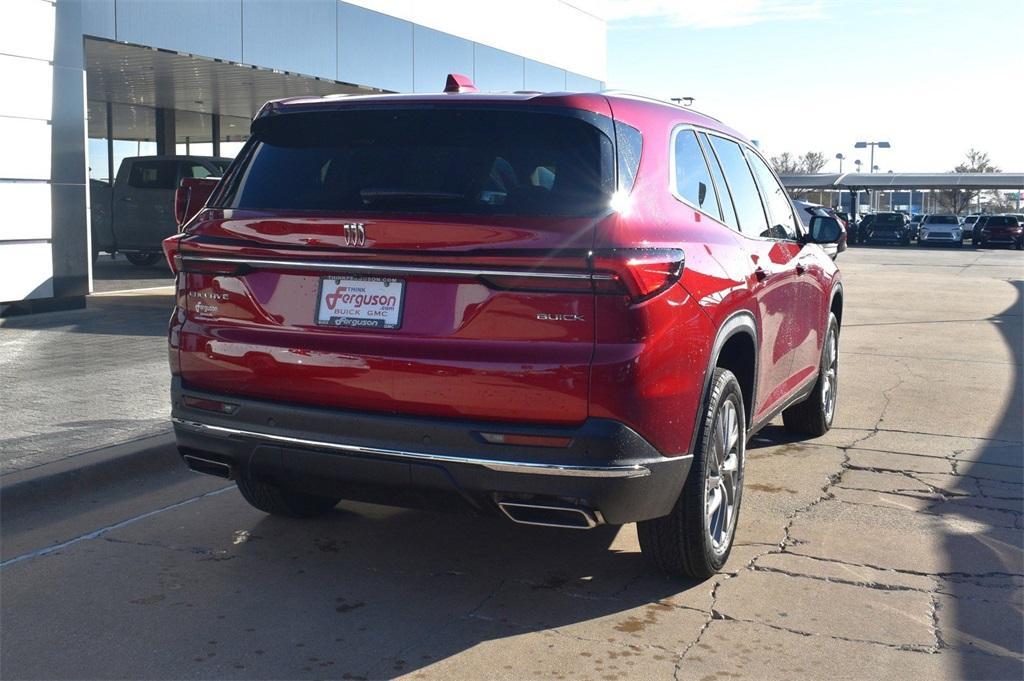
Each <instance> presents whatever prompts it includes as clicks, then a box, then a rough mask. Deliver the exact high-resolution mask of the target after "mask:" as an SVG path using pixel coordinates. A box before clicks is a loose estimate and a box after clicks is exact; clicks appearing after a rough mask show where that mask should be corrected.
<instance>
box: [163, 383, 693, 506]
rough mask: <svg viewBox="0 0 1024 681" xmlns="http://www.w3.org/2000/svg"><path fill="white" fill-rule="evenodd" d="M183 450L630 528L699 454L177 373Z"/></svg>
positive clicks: (310, 483)
mask: <svg viewBox="0 0 1024 681" xmlns="http://www.w3.org/2000/svg"><path fill="white" fill-rule="evenodd" d="M185 395H189V396H193V397H197V398H201V399H207V400H215V401H222V402H226V403H230V404H232V405H237V409H235V411H234V412H233V413H232V414H223V413H219V412H215V411H210V410H206V409H198V408H194V407H189V406H186V405H185V404H184V402H183V397H184V396H185ZM171 397H172V404H173V406H172V418H173V420H174V430H175V436H176V438H177V443H178V448H179V452H180V453H181V454H182V455H183V456H191V457H199V458H201V459H205V460H208V461H212V462H217V463H220V464H224V465H226V466H228V467H229V469H230V471H231V476H232V477H246V478H254V479H259V480H262V481H265V482H270V483H273V484H279V485H282V486H285V487H289V488H293V489H297V490H301V491H305V492H309V493H313V494H322V495H328V496H334V495H336V496H340V497H343V498H347V499H357V500H364V501H371V502H375V503H382V504H388V505H394V506H412V507H452V506H456V507H458V506H462V507H467V506H468V507H469V508H471V509H474V510H476V511H478V512H483V513H496V512H497V511H498V503H499V502H501V501H508V502H523V501H526V502H533V503H536V504H548V505H557V506H567V507H572V508H582V509H586V510H588V511H592V512H594V515H595V516H596V517H597V518H599V519H600V520H602V521H604V522H607V523H611V524H621V523H627V522H633V521H636V520H644V519H648V518H655V517H659V516H662V515H665V514H667V513H668V512H669V511H670V510H671V509H672V506H673V504H674V503H675V501H676V498H677V497H678V494H679V491H680V490H681V489H682V485H683V482H684V481H685V479H686V476H687V474H688V473H689V469H690V463H691V457H690V456H680V457H672V458H668V457H664V456H662V455H661V454H660V453H659V452H658V451H657V450H655V449H654V447H653V446H652V445H651V444H650V443H648V442H647V441H646V440H644V438H642V437H641V436H640V435H638V434H637V433H636V432H635V431H633V430H631V429H630V428H629V427H627V426H625V425H623V424H621V423H618V422H616V421H612V420H608V419H588V420H587V421H585V422H584V423H583V424H582V425H581V426H579V427H576V428H553V427H550V426H540V427H530V426H524V425H519V424H516V425H511V424H497V423H487V422H471V421H455V420H447V419H425V418H418V417H405V416H396V415H382V414H366V413H361V412H345V411H338V410H334V409H320V408H316V407H308V406H299V405H294V404H284V403H277V402H269V401H263V400H253V399H248V398H245V399H238V398H236V397H233V396H227V395H220V394H215V393H209V392H205V391H199V390H193V389H189V388H185V387H183V386H182V383H181V381H180V379H178V378H175V379H174V380H173V382H172V386H171ZM495 432H497V433H504V434H528V435H543V436H548V437H555V438H568V439H569V441H570V442H569V444H568V446H566V447H548V446H543V447H536V446H510V445H504V444H500V445H498V444H490V443H488V442H487V441H485V440H484V439H483V437H482V436H481V435H480V434H481V433H495Z"/></svg>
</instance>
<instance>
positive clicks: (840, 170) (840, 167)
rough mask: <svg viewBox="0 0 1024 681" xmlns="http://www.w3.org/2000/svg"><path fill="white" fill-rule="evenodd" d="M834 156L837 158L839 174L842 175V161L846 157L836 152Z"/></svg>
mask: <svg viewBox="0 0 1024 681" xmlns="http://www.w3.org/2000/svg"><path fill="white" fill-rule="evenodd" d="M836 158H837V159H839V174H840V175H842V174H843V161H845V160H846V157H845V156H843V154H842V153H839V154H836Z"/></svg>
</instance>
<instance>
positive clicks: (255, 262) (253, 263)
mask: <svg viewBox="0 0 1024 681" xmlns="http://www.w3.org/2000/svg"><path fill="white" fill-rule="evenodd" d="M180 257H181V260H182V262H183V263H187V262H216V263H223V264H228V265H248V266H249V267H255V268H266V267H274V268H277V269H283V270H320V271H327V272H351V273H354V274H366V273H376V274H379V273H386V274H425V275H434V276H449V277H523V278H531V279H556V280H557V279H561V280H587V281H611V280H613V279H615V275H613V274H605V273H600V272H538V271H534V270H484V269H469V268H459V267H429V266H426V267H423V266H416V265H383V264H381V265H371V264H363V263H342V262H324V261H322V260H309V261H297V260H269V259H264V258H219V257H216V256H195V255H182V256H180Z"/></svg>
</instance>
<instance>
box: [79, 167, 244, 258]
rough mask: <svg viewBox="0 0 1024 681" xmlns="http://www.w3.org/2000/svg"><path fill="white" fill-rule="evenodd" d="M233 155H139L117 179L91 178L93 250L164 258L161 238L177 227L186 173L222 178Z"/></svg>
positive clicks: (124, 168) (131, 256) (121, 171)
mask: <svg viewBox="0 0 1024 681" xmlns="http://www.w3.org/2000/svg"><path fill="white" fill-rule="evenodd" d="M230 164H231V159H229V158H217V157H212V156H135V157H129V158H126V159H124V160H123V161H121V165H120V167H119V168H118V171H117V176H116V178H115V179H114V184H113V186H111V185H110V184H108V183H106V182H102V181H99V180H93V181H90V183H89V192H90V193H89V199H90V203H91V217H92V249H93V256H94V257H95V256H96V255H98V254H99V253H100V252H101V251H106V252H107V253H124V255H125V257H126V258H128V261H129V262H131V263H132V264H133V265H139V266H147V265H152V264H153V263H155V262H157V260H159V259H160V257H161V252H162V251H161V243H162V242H163V240H164V239H166V238H167V237H169V236H171V235H172V234H174V233H175V232H176V231H177V222H176V220H175V217H174V192H175V189H176V188H177V187H178V185H179V183H180V181H181V180H182V179H183V178H205V177H220V176H221V175H222V174H223V172H224V170H226V169H227V167H228V165H230Z"/></svg>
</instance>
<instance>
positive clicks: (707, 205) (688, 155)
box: [673, 130, 722, 218]
mask: <svg viewBox="0 0 1024 681" xmlns="http://www.w3.org/2000/svg"><path fill="white" fill-rule="evenodd" d="M675 140H676V142H675V144H676V146H675V157H674V165H673V169H674V172H675V186H676V194H678V195H679V196H680V197H682V198H684V199H686V200H687V201H689V202H690V203H691V204H692V205H694V206H696V207H697V208H700V209H701V210H702V211H704V212H705V213H707V214H708V215H711V216H713V217H715V218H721V217H722V216H721V213H719V212H718V202H717V200H716V199H715V188H714V186H713V185H712V184H711V172H710V171H709V170H708V166H707V164H706V163H705V162H704V153H703V152H702V151H701V149H700V144H698V143H697V135H695V134H694V132H693V131H692V130H680V131H679V132H678V133H677V134H676V138H675Z"/></svg>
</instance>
